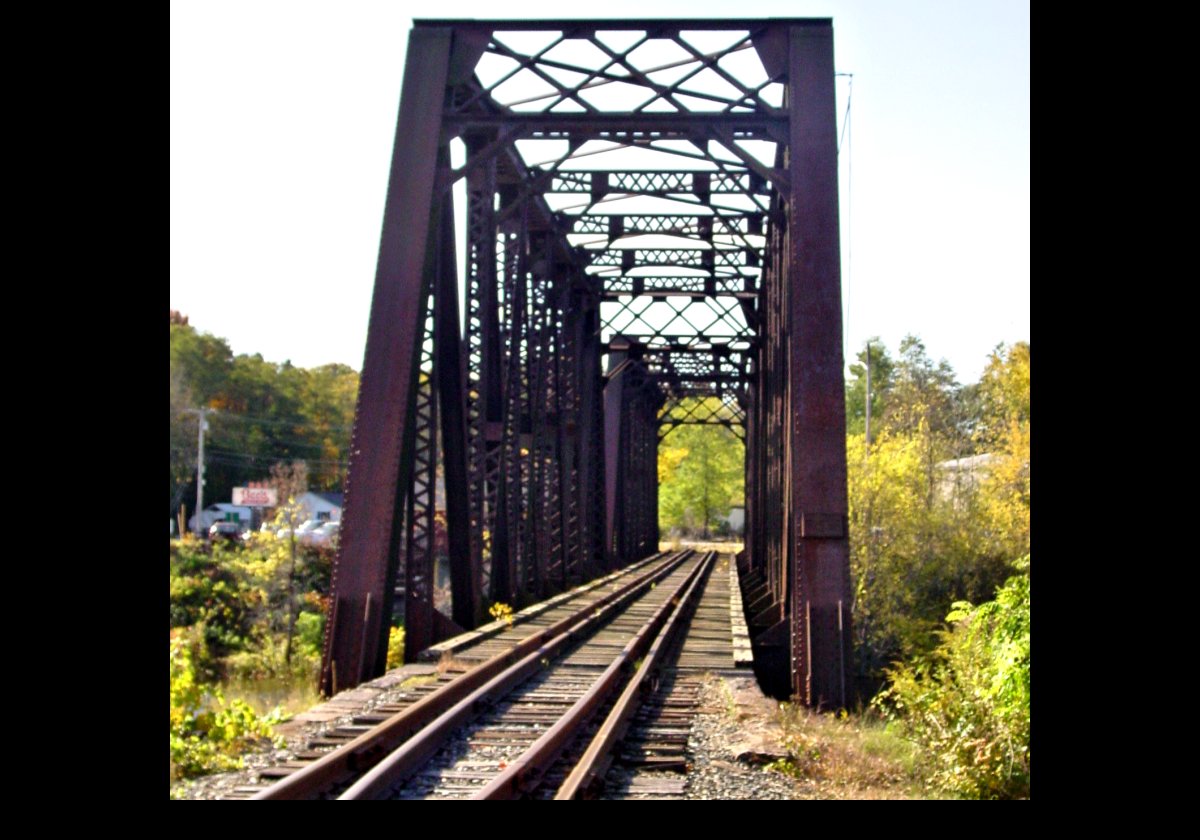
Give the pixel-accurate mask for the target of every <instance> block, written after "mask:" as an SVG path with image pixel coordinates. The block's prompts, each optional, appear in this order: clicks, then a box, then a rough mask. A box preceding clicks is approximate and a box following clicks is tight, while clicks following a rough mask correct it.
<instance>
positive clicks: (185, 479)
mask: <svg viewBox="0 0 1200 840" xmlns="http://www.w3.org/2000/svg"><path fill="white" fill-rule="evenodd" d="M357 393H358V374H357V373H356V372H355V371H354V370H352V369H351V368H349V367H346V366H345V365H336V364H335V365H324V366H322V367H319V368H314V369H312V370H307V369H304V368H299V367H296V366H294V365H292V364H291V363H290V362H283V363H282V364H276V363H274V362H268V361H265V360H264V359H263V358H262V356H261V355H259V354H253V355H245V354H243V355H239V356H236V357H235V356H234V355H233V354H232V353H231V351H230V349H229V345H228V344H227V343H226V342H225V341H224V339H220V338H216V337H214V336H211V335H208V334H207V333H199V332H197V331H196V329H195V328H194V327H192V326H190V325H189V324H188V323H187V318H186V317H184V316H182V315H179V313H176V312H172V314H171V504H172V511H174V509H175V507H176V506H177V505H178V504H179V501H180V500H181V499H182V498H183V495H184V494H185V493H186V491H187V490H188V489H189V488H190V489H191V490H192V492H194V490H195V482H194V476H195V474H196V421H195V409H196V408H208V409H213V410H214V412H213V413H210V414H209V415H208V418H209V432H208V434H207V436H206V439H205V462H206V463H205V490H204V496H205V498H206V499H211V500H214V501H219V500H228V499H229V498H230V496H231V493H232V489H233V488H234V487H235V486H238V485H243V484H245V483H246V482H248V481H255V480H261V479H262V478H263V477H264V476H265V475H266V473H267V471H268V470H269V469H270V467H271V465H273V464H276V463H280V462H291V461H294V460H297V459H301V460H304V461H306V462H308V464H309V480H310V482H311V483H312V485H313V486H314V487H317V488H318V489H321V490H331V491H337V490H340V489H341V487H342V485H343V483H344V481H345V477H346V463H347V461H348V460H349V451H350V434H351V427H352V425H353V422H354V403H355V399H356V396H357ZM188 409H191V410H192V411H191V413H189V412H188Z"/></svg>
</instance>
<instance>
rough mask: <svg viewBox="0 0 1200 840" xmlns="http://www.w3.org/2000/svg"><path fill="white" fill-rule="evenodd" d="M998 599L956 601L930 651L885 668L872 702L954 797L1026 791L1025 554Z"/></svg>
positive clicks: (1006, 795)
mask: <svg viewBox="0 0 1200 840" xmlns="http://www.w3.org/2000/svg"><path fill="white" fill-rule="evenodd" d="M1018 567H1019V568H1020V569H1021V570H1022V572H1023V573H1022V574H1020V575H1018V576H1016V577H1012V578H1009V579H1008V581H1007V582H1006V583H1005V584H1004V585H1003V586H1002V587H1000V589H999V590H997V593H996V599H995V600H994V601H989V602H988V603H985V604H981V605H980V606H978V607H975V606H972V605H971V604H969V603H965V602H959V603H956V604H955V605H954V608H953V610H952V611H951V613H950V614H949V615H948V616H947V617H946V620H947V621H949V622H950V623H951V628H950V630H948V631H943V632H942V633H941V634H940V637H941V643H940V644H939V645H938V647H937V648H936V649H935V650H934V651H933V653H932V654H930V655H928V656H922V657H917V658H915V659H914V660H912V661H911V662H910V663H908V664H904V665H898V666H896V667H895V668H892V669H890V670H889V671H888V677H889V680H890V682H891V685H890V686H889V687H888V688H887V689H886V690H885V691H884V692H882V693H881V694H880V696H879V697H878V698H877V699H876V704H877V705H878V706H880V707H881V708H883V709H884V710H885V712H886V713H888V714H889V715H890V716H891V717H893V718H894V719H896V720H899V721H900V722H901V723H902V724H903V726H904V728H905V730H906V731H907V733H908V735H909V736H910V737H912V738H913V739H914V740H915V741H917V742H918V743H919V744H921V745H922V746H923V747H924V748H925V755H926V762H927V766H926V770H927V772H928V773H929V775H930V781H931V782H932V783H933V784H935V785H937V786H939V787H941V788H944V789H945V790H948V791H950V792H952V793H956V794H958V795H960V796H965V797H970V798H977V799H1016V798H1026V797H1028V796H1029V557H1028V555H1027V556H1025V557H1024V558H1022V560H1021V561H1018Z"/></svg>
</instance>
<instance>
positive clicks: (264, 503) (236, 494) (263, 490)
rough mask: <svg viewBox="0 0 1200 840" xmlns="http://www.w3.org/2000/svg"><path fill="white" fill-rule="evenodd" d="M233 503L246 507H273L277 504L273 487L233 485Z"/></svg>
mask: <svg viewBox="0 0 1200 840" xmlns="http://www.w3.org/2000/svg"><path fill="white" fill-rule="evenodd" d="M233 503H234V504H235V505H245V506H246V507H275V506H276V505H277V504H279V502H278V497H277V495H276V493H275V488H274V487H234V488H233Z"/></svg>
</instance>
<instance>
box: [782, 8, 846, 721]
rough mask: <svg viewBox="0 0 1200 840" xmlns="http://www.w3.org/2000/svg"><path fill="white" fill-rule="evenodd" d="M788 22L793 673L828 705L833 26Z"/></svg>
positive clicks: (840, 481) (840, 570)
mask: <svg viewBox="0 0 1200 840" xmlns="http://www.w3.org/2000/svg"><path fill="white" fill-rule="evenodd" d="M790 29H791V31H790V32H789V68H788V71H789V72H788V99H789V102H788V105H789V110H790V118H791V119H790V122H791V128H790V143H789V149H788V156H789V165H788V177H789V181H790V194H789V196H788V239H789V252H788V258H789V266H788V280H789V284H790V289H789V298H790V300H789V319H790V325H789V336H790V348H789V353H790V359H789V361H790V380H791V381H790V386H791V395H790V397H791V398H790V405H789V409H790V410H789V418H788V419H789V424H790V433H791V463H790V466H791V511H790V514H791V524H792V534H791V541H790V542H791V547H792V552H791V554H792V556H791V577H792V583H793V586H792V590H791V593H790V595H791V625H792V627H791V638H792V651H791V660H792V678H793V690H794V692H795V693H796V694H797V695H799V696H800V697H801V698H802V699H803V700H804V702H805V703H806V704H808V705H810V706H818V707H822V708H833V707H838V706H845V705H846V704H847V702H848V700H849V698H847V697H846V696H845V694H844V692H843V690H842V686H843V685H844V684H845V673H846V671H847V670H848V668H849V662H848V658H849V646H848V645H843V644H842V638H841V634H840V631H839V626H838V624H839V622H838V602H839V601H845V602H847V603H849V599H850V565H849V546H848V543H847V533H846V531H847V500H846V412H845V382H844V377H843V372H842V368H843V358H842V303H841V265H840V252H839V237H838V194H837V117H836V103H835V96H834V65H833V28H832V26H831V25H830V24H829V22H828V21H821V22H814V23H813V24H811V25H793V26H792V27H791V28H790ZM810 628H811V629H810ZM844 631H845V626H843V628H841V632H844Z"/></svg>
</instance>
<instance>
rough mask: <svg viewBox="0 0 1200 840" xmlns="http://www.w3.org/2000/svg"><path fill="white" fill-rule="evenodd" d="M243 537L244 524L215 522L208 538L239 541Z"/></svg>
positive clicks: (209, 530)
mask: <svg viewBox="0 0 1200 840" xmlns="http://www.w3.org/2000/svg"><path fill="white" fill-rule="evenodd" d="M241 537H242V524H241V523H240V522H225V521H222V522H214V523H213V524H212V527H210V528H209V529H208V538H209V539H210V540H220V539H226V540H237V539H241Z"/></svg>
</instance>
